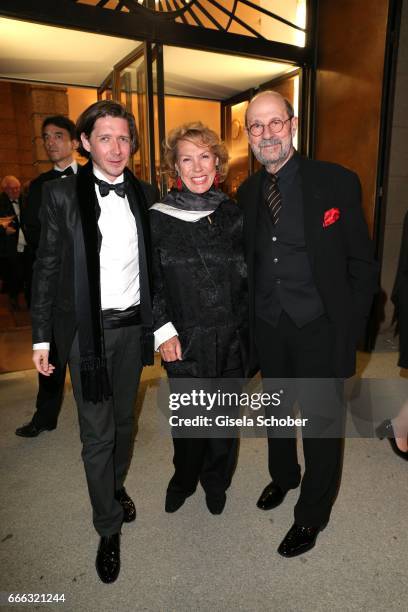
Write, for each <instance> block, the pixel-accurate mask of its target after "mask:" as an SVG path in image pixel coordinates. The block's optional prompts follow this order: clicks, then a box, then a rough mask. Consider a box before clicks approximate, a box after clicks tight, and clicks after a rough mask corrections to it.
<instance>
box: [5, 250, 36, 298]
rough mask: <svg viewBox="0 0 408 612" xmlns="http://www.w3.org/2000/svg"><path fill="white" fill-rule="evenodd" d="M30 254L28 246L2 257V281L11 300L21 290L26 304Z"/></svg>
mask: <svg viewBox="0 0 408 612" xmlns="http://www.w3.org/2000/svg"><path fill="white" fill-rule="evenodd" d="M32 266H33V263H32V255H31V251H30V249H29V248H28V247H25V248H24V251H23V252H22V253H18V252H16V253H14V255H11V256H9V257H5V258H4V272H3V274H4V281H5V284H6V289H7V293H8V295H9V297H10V298H11V299H13V300H16V299H17V298H18V294H19V293H20V292H21V291H23V292H24V297H25V300H26V303H27V306H29V305H30V299H31V278H32Z"/></svg>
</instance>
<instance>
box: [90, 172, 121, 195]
mask: <svg viewBox="0 0 408 612" xmlns="http://www.w3.org/2000/svg"><path fill="white" fill-rule="evenodd" d="M94 179H95V183H96V184H97V185H98V188H99V193H100V194H101V196H102V197H103V198H104V197H105V196H107V195H108V193H109V192H110V191H114V192H115V193H116V195H118V196H120V197H121V198H124V197H125V195H126V189H125V183H124V182H123V183H116V185H112V183H107V182H106V181H102V180H101V179H98V178H97V177H96V176H94Z"/></svg>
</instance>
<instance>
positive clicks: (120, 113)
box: [76, 100, 139, 157]
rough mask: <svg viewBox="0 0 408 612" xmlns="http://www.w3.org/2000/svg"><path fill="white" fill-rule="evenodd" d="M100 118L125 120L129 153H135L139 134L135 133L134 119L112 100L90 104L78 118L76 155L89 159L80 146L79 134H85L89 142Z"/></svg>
mask: <svg viewBox="0 0 408 612" xmlns="http://www.w3.org/2000/svg"><path fill="white" fill-rule="evenodd" d="M101 117H119V118H121V119H126V121H127V122H128V126H129V133H130V145H131V153H132V154H133V153H136V151H137V150H138V148H139V134H138V133H137V128H136V123H135V118H134V116H133V115H132V113H129V112H128V111H127V110H126V108H125V107H124V106H123V105H122V104H119V102H114V101H113V100H100V101H99V102H95V103H94V104H91V106H89V107H88V108H87V109H85V110H84V112H83V113H82V115H81V116H80V117H79V118H78V121H77V124H76V133H77V138H78V140H79V147H78V153H79V154H80V155H83V156H84V157H90V154H89V152H88V151H86V150H85V149H84V147H83V145H82V141H81V134H85V136H86V137H87V138H88V140H89V138H90V136H91V134H92V131H93V129H94V127H95V123H96V121H97V120H98V119H100V118H101Z"/></svg>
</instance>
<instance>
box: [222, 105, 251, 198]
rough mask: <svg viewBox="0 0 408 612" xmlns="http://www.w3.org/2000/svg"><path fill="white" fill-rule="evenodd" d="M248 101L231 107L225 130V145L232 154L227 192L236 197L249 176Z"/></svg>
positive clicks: (227, 113)
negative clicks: (246, 125)
mask: <svg viewBox="0 0 408 612" xmlns="http://www.w3.org/2000/svg"><path fill="white" fill-rule="evenodd" d="M247 107H248V101H244V102H239V103H238V104H232V105H229V106H228V107H227V109H226V111H227V112H226V118H227V122H228V125H227V126H226V130H225V144H226V145H227V147H228V152H229V154H230V165H229V172H228V176H227V179H226V181H225V183H224V187H225V190H226V191H227V193H228V194H229V195H230V196H231V197H233V198H234V197H235V195H236V192H237V189H238V187H239V186H240V184H241V183H242V181H244V180H245V179H246V178H247V176H248V171H249V164H248V139H247V136H246V133H245V111H246V109H247Z"/></svg>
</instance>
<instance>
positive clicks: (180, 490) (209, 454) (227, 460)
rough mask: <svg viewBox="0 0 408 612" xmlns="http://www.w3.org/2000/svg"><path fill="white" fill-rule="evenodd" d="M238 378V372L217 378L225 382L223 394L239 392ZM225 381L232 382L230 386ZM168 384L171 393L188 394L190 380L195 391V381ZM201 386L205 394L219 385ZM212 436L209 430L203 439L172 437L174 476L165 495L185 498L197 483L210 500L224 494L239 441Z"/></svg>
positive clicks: (229, 383) (206, 383) (230, 478)
mask: <svg viewBox="0 0 408 612" xmlns="http://www.w3.org/2000/svg"><path fill="white" fill-rule="evenodd" d="M241 377H242V370H241V369H239V370H229V371H227V372H224V373H223V376H222V377H220V378H223V379H224V381H223V385H222V390H223V391H227V392H228V391H229V392H234V391H235V392H239V391H240V385H239V384H238V385H237V382H236V379H239V378H241ZM227 379H233V380H231V381H230V382H229V381H228V380H227ZM169 380H170V388H171V391H172V392H177V391H181V392H186V391H188V387H189V385H188V382H187V381H190V380H191V388H192V389H193V388H196V386H195V385H194V380H196V379H194V378H189V379H188V378H187V377H185V378H182V379H178V378H175V377H174V378H169ZM181 381H182V382H181ZM186 383H187V384H186ZM204 384H205V388H206V390H207V391H208V392H216V391H217V390H218V386H219V385H218V383H213V381H211V380H210V379H206V380H205V383H204ZM237 387H238V388H237ZM212 434H214V432H211V430H210V431H208V437H206V438H198V437H197V438H196V437H194V438H181V437H180V438H179V437H176V435H175V433H173V446H174V455H173V464H174V475H173V477H172V478H171V480H170V482H169V484H168V487H167V491H168V492H174V493H177V494H180V495H183V496H185V497H188V496H189V495H192V494H193V493H194V492H195V490H196V488H197V485H198V483H199V482H200V483H201V486H202V487H203V489H204V491H205V493H206V495H208V496H209V497H217V496H220V495H222V494H224V493H225V491H226V490H227V489H228V487H229V486H230V484H231V480H232V477H233V474H234V471H235V467H236V463H237V454H238V443H239V440H238V437H228V438H218V437H212ZM237 436H238V433H237Z"/></svg>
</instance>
